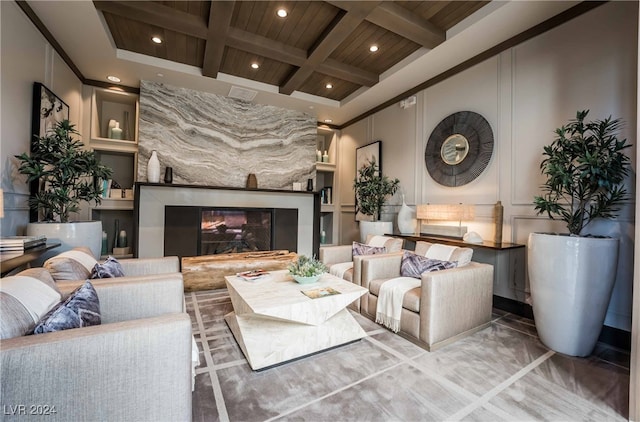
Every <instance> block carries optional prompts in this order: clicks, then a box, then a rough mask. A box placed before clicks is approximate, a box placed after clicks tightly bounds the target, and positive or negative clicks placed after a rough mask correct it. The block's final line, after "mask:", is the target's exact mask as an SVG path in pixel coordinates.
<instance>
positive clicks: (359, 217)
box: [356, 141, 382, 221]
mask: <svg viewBox="0 0 640 422" xmlns="http://www.w3.org/2000/svg"><path fill="white" fill-rule="evenodd" d="M371 160H375V162H376V163H377V164H378V170H379V171H380V172H382V141H375V142H371V143H370V144H367V145H364V146H361V147H358V148H356V177H358V170H359V169H360V168H361V167H362V166H363V165H365V164H367V163H368V162H369V161H371ZM356 201H357V199H356ZM363 220H370V218H369V217H367V216H366V215H364V214H362V213H359V212H358V213H356V221H363Z"/></svg>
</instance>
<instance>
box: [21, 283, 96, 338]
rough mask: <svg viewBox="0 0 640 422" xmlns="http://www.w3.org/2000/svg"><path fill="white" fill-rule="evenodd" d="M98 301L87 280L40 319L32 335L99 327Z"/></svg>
mask: <svg viewBox="0 0 640 422" xmlns="http://www.w3.org/2000/svg"><path fill="white" fill-rule="evenodd" d="M100 322H101V318H100V301H99V300H98V293H96V290H95V289H94V288H93V285H92V284H91V282H90V281H89V280H87V281H85V282H84V284H83V285H82V286H80V287H78V288H77V289H76V290H74V291H73V293H71V294H70V295H69V297H68V298H67V299H66V300H65V301H64V302H61V303H60V304H59V305H58V306H56V307H55V308H53V309H52V310H51V311H49V312H48V313H47V314H46V315H45V316H43V317H42V319H40V321H39V322H38V324H37V325H36V326H35V328H34V329H33V333H34V334H42V333H52V332H56V331H62V330H68V329H70V328H80V327H89V326H91V325H100Z"/></svg>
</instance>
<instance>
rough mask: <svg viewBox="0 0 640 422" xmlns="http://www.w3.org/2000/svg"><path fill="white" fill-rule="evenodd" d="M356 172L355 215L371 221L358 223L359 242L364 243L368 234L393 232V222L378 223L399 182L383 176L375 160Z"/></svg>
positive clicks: (354, 185)
mask: <svg viewBox="0 0 640 422" xmlns="http://www.w3.org/2000/svg"><path fill="white" fill-rule="evenodd" d="M357 171H358V174H357V176H356V178H355V179H354V181H353V189H354V190H355V192H356V214H358V213H362V214H364V215H366V216H368V217H369V218H370V219H371V221H360V240H361V241H362V242H365V241H366V239H367V235H368V234H385V233H392V232H393V222H391V221H380V211H381V210H382V207H383V206H384V204H385V202H386V201H387V198H389V197H390V196H392V195H393V194H395V193H396V191H397V190H398V185H399V184H400V181H399V180H398V179H393V180H392V179H389V177H387V176H384V175H383V174H382V172H381V171H380V169H379V167H378V164H377V163H376V161H375V159H370V160H369V161H368V162H367V163H365V164H364V165H363V166H362V167H360V168H359V169H358V170H357Z"/></svg>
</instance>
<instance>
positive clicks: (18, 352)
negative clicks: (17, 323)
mask: <svg viewBox="0 0 640 422" xmlns="http://www.w3.org/2000/svg"><path fill="white" fill-rule="evenodd" d="M43 272H44V273H43ZM18 275H27V276H31V277H36V276H39V277H40V278H43V276H46V275H48V273H46V271H44V270H43V269H31V270H27V271H24V272H22V273H20V274H18ZM82 283H83V281H79V282H78V281H67V282H58V283H55V285H56V286H57V288H58V289H59V291H60V293H61V294H62V296H63V298H64V297H65V296H66V295H68V294H69V293H70V292H72V291H73V290H74V289H75V288H76V287H78V286H79V285H81V284H82ZM93 285H94V287H95V290H96V292H97V294H98V298H99V301H100V313H101V319H102V322H101V325H95V326H89V327H83V328H76V329H68V330H64V331H58V332H53V333H46V334H37V335H23V336H17V337H13V338H5V339H3V340H2V344H1V348H0V361H1V372H0V373H1V374H2V382H1V403H0V404H1V405H2V407H3V409H5V410H6V411H5V413H4V414H3V420H14V419H15V420H47V421H71V420H77V421H80V420H82V421H89V420H91V421H110V420H113V421H127V420H131V421H134V420H135V421H140V420H154V421H164V420H167V421H168V420H170V421H190V420H191V387H192V347H191V346H192V333H191V320H190V318H189V315H188V314H187V313H185V312H184V294H183V282H182V276H181V275H180V273H170V274H160V275H153V276H134V277H121V278H117V279H101V280H93ZM4 317H5V315H2V318H4ZM54 411H55V413H53V412H54Z"/></svg>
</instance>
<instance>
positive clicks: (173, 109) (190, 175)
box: [138, 81, 317, 189]
mask: <svg viewBox="0 0 640 422" xmlns="http://www.w3.org/2000/svg"><path fill="white" fill-rule="evenodd" d="M316 135H317V127H316V121H315V118H314V117H313V116H311V115H308V114H305V113H301V112H297V111H292V110H287V109H283V108H279V107H274V106H266V105H260V104H253V103H250V102H244V101H239V100H234V99H231V98H227V97H223V96H220V95H215V94H210V93H205V92H200V91H194V90H190V89H185V88H177V87H172V86H168V85H164V84H161V83H156V82H149V81H142V82H141V83H140V128H139V136H138V138H139V150H138V151H139V152H138V180H139V181H146V180H147V176H146V174H147V161H149V157H150V156H151V152H152V151H153V150H156V151H157V153H158V158H159V159H160V165H161V175H164V171H165V168H166V167H172V168H173V183H178V184H191V185H208V186H223V187H245V185H246V181H247V176H248V175H249V174H250V173H254V174H255V175H256V177H257V179H258V187H259V188H261V189H291V188H292V184H293V182H301V183H303V186H306V181H307V179H309V178H313V179H315V150H316ZM161 179H162V176H161ZM314 185H315V183H314Z"/></svg>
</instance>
